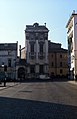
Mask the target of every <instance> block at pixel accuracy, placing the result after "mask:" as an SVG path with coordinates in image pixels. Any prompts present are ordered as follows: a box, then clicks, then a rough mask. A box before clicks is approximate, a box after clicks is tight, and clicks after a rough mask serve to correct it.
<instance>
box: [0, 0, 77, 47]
mask: <svg viewBox="0 0 77 119" xmlns="http://www.w3.org/2000/svg"><path fill="white" fill-rule="evenodd" d="M73 10H75V11H76V12H77V0H0V43H7V42H9V43H12V42H16V41H18V43H19V45H20V44H21V45H22V47H24V46H25V34H24V30H25V28H26V25H30V24H31V25H33V23H35V22H38V23H39V24H40V25H44V23H46V25H47V28H48V29H49V40H51V41H52V42H56V43H61V44H62V47H63V48H67V36H66V24H67V21H68V19H69V17H70V15H71V14H72V12H73Z"/></svg>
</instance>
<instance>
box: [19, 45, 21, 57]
mask: <svg viewBox="0 0 77 119" xmlns="http://www.w3.org/2000/svg"><path fill="white" fill-rule="evenodd" d="M19 56H20V59H21V45H19Z"/></svg>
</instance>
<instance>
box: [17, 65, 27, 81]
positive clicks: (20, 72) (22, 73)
mask: <svg viewBox="0 0 77 119" xmlns="http://www.w3.org/2000/svg"><path fill="white" fill-rule="evenodd" d="M18 78H20V79H21V80H24V79H25V68H24V67H20V68H18Z"/></svg>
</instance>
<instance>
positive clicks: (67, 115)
mask: <svg viewBox="0 0 77 119" xmlns="http://www.w3.org/2000/svg"><path fill="white" fill-rule="evenodd" d="M0 119H77V85H74V84H71V83H68V82H29V83H21V84H20V83H19V84H18V85H15V86H11V87H10V88H6V89H4V90H1V91H0Z"/></svg>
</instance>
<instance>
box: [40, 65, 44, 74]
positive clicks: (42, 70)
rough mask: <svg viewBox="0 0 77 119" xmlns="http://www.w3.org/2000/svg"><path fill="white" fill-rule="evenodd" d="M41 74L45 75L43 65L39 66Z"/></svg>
mask: <svg viewBox="0 0 77 119" xmlns="http://www.w3.org/2000/svg"><path fill="white" fill-rule="evenodd" d="M39 73H40V74H43V73H44V66H43V65H40V66H39Z"/></svg>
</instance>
